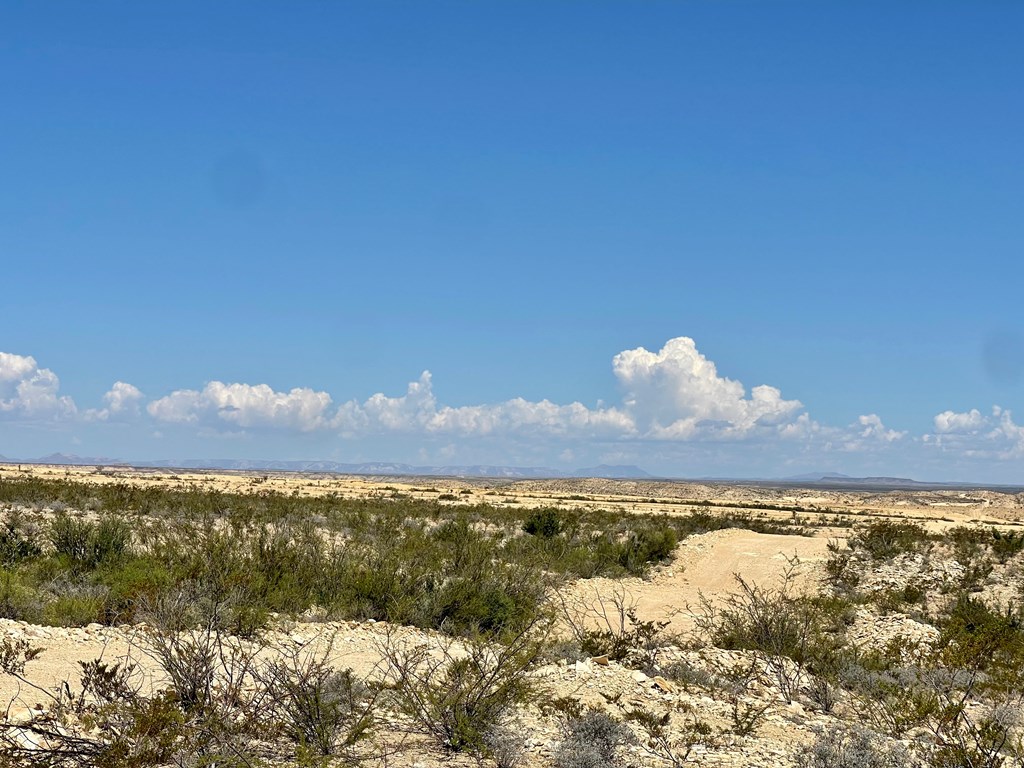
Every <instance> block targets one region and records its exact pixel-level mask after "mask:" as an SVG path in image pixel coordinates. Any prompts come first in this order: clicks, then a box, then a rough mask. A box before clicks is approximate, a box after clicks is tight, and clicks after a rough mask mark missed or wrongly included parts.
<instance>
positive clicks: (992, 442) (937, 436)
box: [923, 405, 1024, 459]
mask: <svg viewBox="0 0 1024 768" xmlns="http://www.w3.org/2000/svg"><path fill="white" fill-rule="evenodd" d="M934 423H935V433H934V434H931V435H925V436H924V437H923V441H924V442H926V443H929V444H931V445H934V446H935V447H937V448H940V449H943V450H946V451H954V452H956V453H960V454H962V455H964V456H968V457H972V458H984V459H1016V458H1021V457H1024V425H1020V424H1017V423H1016V422H1014V420H1013V414H1012V413H1011V412H1010V411H1009V410H1007V409H1005V408H1002V407H1000V406H998V405H995V406H993V407H992V412H991V415H988V416H986V415H985V414H983V413H982V412H981V411H979V410H978V409H977V408H972V409H971V410H969V411H964V412H957V411H943V412H942V413H940V414H938V415H937V416H935V419H934Z"/></svg>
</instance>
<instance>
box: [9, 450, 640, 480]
mask: <svg viewBox="0 0 1024 768" xmlns="http://www.w3.org/2000/svg"><path fill="white" fill-rule="evenodd" d="M0 461H6V462H15V463H17V462H19V461H20V462H21V463H24V464H67V465H74V466H122V467H136V468H144V467H156V468H160V469H226V470H237V471H246V470H248V471H261V470H263V471H284V472H331V473H335V474H342V475H417V476H423V475H434V476H440V477H503V478H542V477H601V478H608V479H644V478H651V477H653V476H652V475H650V474H649V473H647V472H645V471H644V470H642V469H640V467H634V466H627V465H618V464H601V465H599V466H596V467H582V468H580V469H575V470H570V471H564V470H558V469H551V468H550V467H510V466H493V465H488V464H474V465H469V466H462V465H445V466H418V465H414V464H400V463H394V462H365V463H361V464H344V463H339V462H336V461H272V460H270V461H263V460H258V459H156V460H152V461H125V460H124V459H112V458H108V457H98V456H75V455H74V454H66V453H53V454H50V455H49V456H42V457H40V458H38V459H7V458H5V457H3V456H0Z"/></svg>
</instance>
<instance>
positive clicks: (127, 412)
mask: <svg viewBox="0 0 1024 768" xmlns="http://www.w3.org/2000/svg"><path fill="white" fill-rule="evenodd" d="M143 397H144V395H143V394H142V392H141V390H139V388H138V387H136V386H133V385H132V384H128V383H127V382H124V381H115V382H114V386H112V387H111V388H110V390H109V391H108V392H107V393H106V394H105V395H103V402H104V404H105V407H103V408H90V409H89V410H87V411H86V412H85V418H86V419H87V420H89V421H113V420H117V419H129V418H134V417H136V416H138V415H139V413H140V412H141V408H140V405H141V403H142V399H143Z"/></svg>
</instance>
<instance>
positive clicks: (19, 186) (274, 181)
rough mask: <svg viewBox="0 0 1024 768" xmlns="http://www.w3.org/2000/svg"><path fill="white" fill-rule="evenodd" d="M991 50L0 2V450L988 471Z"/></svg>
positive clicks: (454, 19)
mask: <svg viewBox="0 0 1024 768" xmlns="http://www.w3.org/2000/svg"><path fill="white" fill-rule="evenodd" d="M1022 38H1024V5H1022V4H1020V3H1016V2H1012V3H1011V2H989V3H983V4H982V3H944V2H905V3H891V2H792V1H782V0H780V1H779V2H751V3H742V2H644V3H636V2H620V3H612V2H592V3H583V2H551V1H546V2H535V3H527V2H515V3H511V2H510V3H499V2H486V3H483V2H478V3H468V2H466V3H442V2H431V3H423V2H409V3H394V2H362V3H343V2H291V3H284V2H276V3H275V2H263V3H231V2H218V3H186V2H176V3H129V2H121V3H114V2H101V3H89V4H86V3H78V2H65V3H61V2H49V3H35V2H9V3H5V4H4V6H3V8H2V9H0V296H2V310H3V314H2V324H0V352H4V353H7V356H6V357H4V358H0V454H3V455H6V456H16V457H27V456H33V455H40V454H43V453H49V452H51V451H58V450H59V451H68V452H75V453H79V454H86V455H104V456H117V457H126V458H174V457H206V458H209V457H239V458H241V457H250V458H255V457H260V458H280V459H285V458H324V459H336V460H340V461H359V460H371V459H373V460H377V459H381V460H383V459H389V460H398V461H402V460H405V461H424V462H428V463H446V462H453V463H454V462H458V463H483V462H488V463H538V464H545V465H549V466H558V467H574V466H585V465H588V464H595V463H598V462H600V461H608V462H612V463H635V464H639V465H641V466H643V467H645V468H647V469H649V470H650V471H657V472H661V473H667V474H679V475H700V474H716V475H733V476H736V475H784V474H793V473H796V472H804V471H809V470H819V469H823V470H839V471H848V472H851V473H855V474H859V473H871V474H877V473H881V474H910V475H914V476H916V477H922V478H933V479H977V480H998V481H1004V482H1007V481H1009V482H1013V481H1016V482H1022V483H1024V428H1022V427H1020V426H1019V425H1021V424H1024V319H1022V312H1021V295H1022V285H1024V266H1022V265H1021V256H1022V243H1024V202H1022V201H1024V196H1022V189H1024V148H1022V146H1024V145H1022V141H1021V136H1024V46H1022V45H1021V40H1022ZM680 337H687V338H689V339H692V340H693V344H692V345H687V343H684V342H679V343H674V344H671V345H669V346H667V347H666V346H665V345H666V343H668V342H669V341H670V340H672V339H677V338H680ZM663 347H664V349H663ZM640 348H643V349H645V350H648V351H649V352H650V354H649V355H648V356H647V357H645V356H644V355H641V354H639V353H635V354H634V353H630V354H627V355H625V356H620V357H619V358H616V355H619V354H620V353H623V352H629V351H630V350H638V349H640ZM30 357H31V358H32V359H31V360H30V361H29V360H27V358H30ZM613 359H615V360H616V361H617V362H616V363H615V364H614V365H613ZM711 364H713V365H714V366H716V367H717V369H716V370H715V371H711V370H709V366H710V365H711ZM424 371H429V372H430V374H431V375H432V380H431V381H430V382H429V383H427V384H423V383H420V384H419V385H418V386H417V387H416V388H414V389H415V391H414V392H413V394H412V395H410V396H406V392H407V386H408V384H409V382H418V381H420V377H421V374H422V373H423V372H424ZM58 379H59V389H58V381H57V380H58ZM724 379H728V380H731V381H732V382H735V383H737V386H740V387H741V391H739V392H738V393H737V391H736V389H735V387H732V386H731V385H729V383H728V382H724V381H723V380H724ZM115 381H119V382H122V383H124V384H128V385H131V388H127V387H124V386H123V385H122V386H121V387H120V388H119V389H118V390H116V392H115V393H114V394H111V395H107V397H106V399H105V393H108V391H110V390H111V387H112V385H113V383H114V382H115ZM211 382H214V383H215V385H213V386H208V385H209V384H210V383H211ZM216 383H219V384H216ZM236 384H237V385H247V386H246V387H232V385H236ZM220 385H223V386H220ZM260 385H266V386H265V387H261V386H260ZM759 385H768V386H770V387H773V388H776V389H777V390H778V391H779V393H780V394H779V395H778V397H776V398H775V400H772V399H771V398H770V397H769V398H768V400H767V401H764V402H761V401H759V400H758V399H757V398H756V397H754V394H753V391H754V388H755V387H757V386H759ZM431 387H432V389H431ZM293 389H298V390H299V391H298V392H294V393H293V392H292V390H293ZM428 390H429V391H428ZM174 393H178V394H177V395H174ZM376 393H383V395H385V396H387V397H388V398H393V399H392V400H385V399H382V398H378V399H376V400H372V399H371V398H372V397H373V396H374V395H375V394H376ZM403 396H405V397H404V399H401V398H403ZM168 397H170V399H165V398H168ZM62 398H63V399H62ZM325 398H329V400H325ZM517 398H521V399H522V401H521V402H520V401H519V400H517ZM545 400H547V401H550V403H548V405H544V403H543V401H545ZM510 401H511V402H510ZM794 401H799V402H798V403H796V404H793V403H794ZM573 403H579V404H580V405H579V407H578V408H577V407H574V406H572V404H573ZM758 403H760V405H759V404H758ZM549 406H550V407H549ZM994 406H996V407H997V408H998V409H999V410H998V411H996V412H994V411H993V407H994ZM974 410H976V411H977V413H976V414H975V413H972V411H974ZM1007 411H1009V412H1010V415H1009V416H1008V415H1007V413H1006V412H1007ZM862 417H864V418H862ZM871 417H877V419H874V418H871ZM936 417H940V418H938V419H937V418H936ZM865 419H866V421H865Z"/></svg>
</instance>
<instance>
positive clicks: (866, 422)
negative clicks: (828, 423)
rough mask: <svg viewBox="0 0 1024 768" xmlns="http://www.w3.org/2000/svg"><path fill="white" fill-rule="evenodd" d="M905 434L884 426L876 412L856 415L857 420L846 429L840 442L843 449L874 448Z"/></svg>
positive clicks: (894, 440) (901, 437)
mask: <svg viewBox="0 0 1024 768" xmlns="http://www.w3.org/2000/svg"><path fill="white" fill-rule="evenodd" d="M906 436H907V433H906V432H899V431H897V430H895V429H889V428H888V427H886V426H885V424H883V423H882V419H881V418H879V416H878V414H875V413H869V414H866V415H864V416H858V417H857V421H856V422H855V423H853V424H851V425H850V427H849V428H848V429H847V431H846V434H845V435H844V439H843V440H842V441H841V443H840V444H841V447H842V449H843V450H845V451H867V450H876V449H878V448H879V447H884V446H886V445H890V444H892V443H895V442H896V441H897V440H902V439H903V438H904V437H906Z"/></svg>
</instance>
